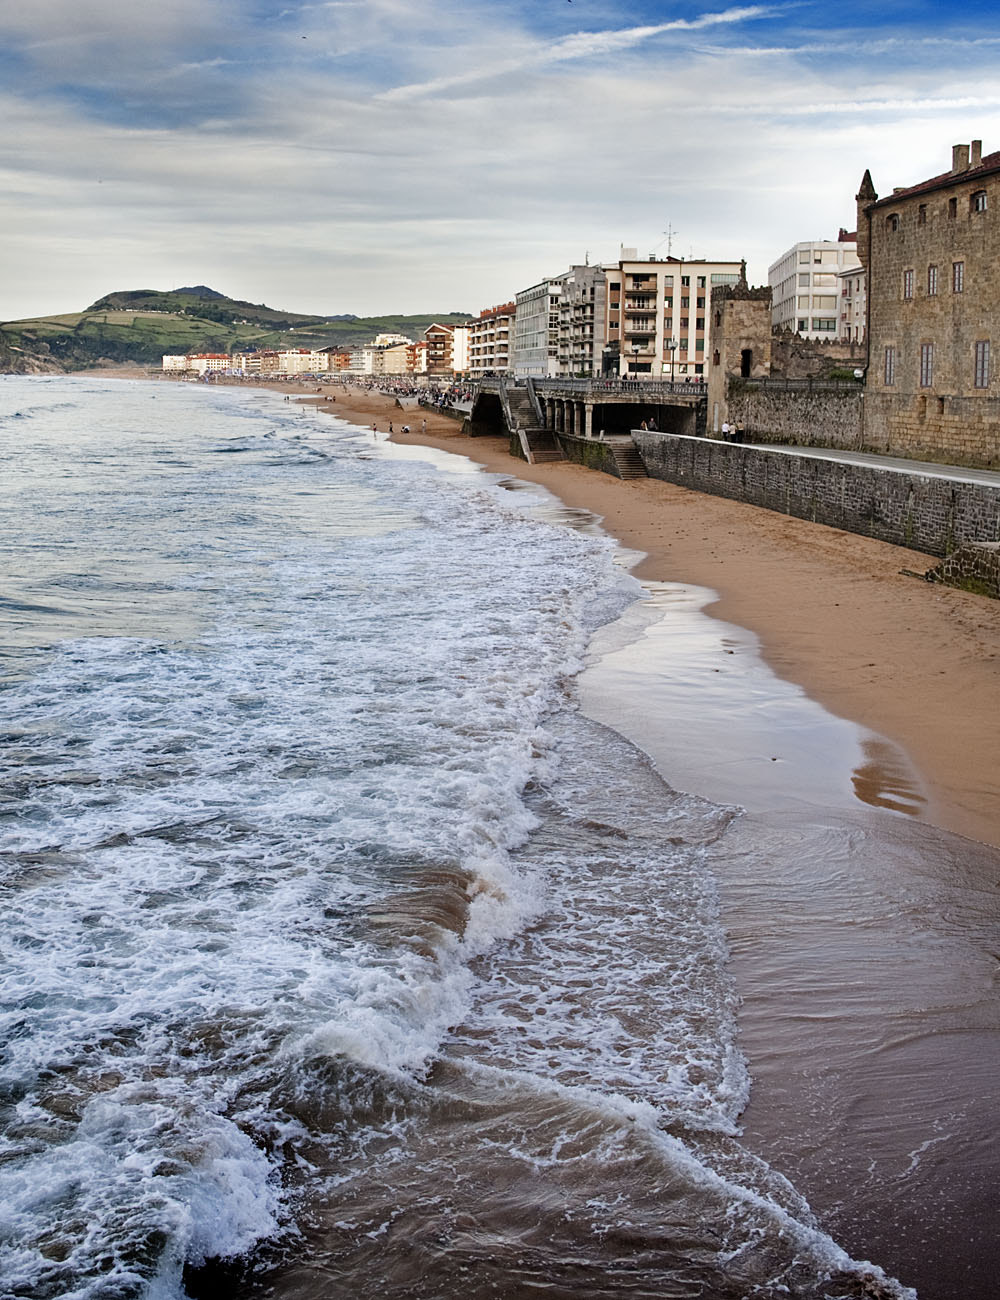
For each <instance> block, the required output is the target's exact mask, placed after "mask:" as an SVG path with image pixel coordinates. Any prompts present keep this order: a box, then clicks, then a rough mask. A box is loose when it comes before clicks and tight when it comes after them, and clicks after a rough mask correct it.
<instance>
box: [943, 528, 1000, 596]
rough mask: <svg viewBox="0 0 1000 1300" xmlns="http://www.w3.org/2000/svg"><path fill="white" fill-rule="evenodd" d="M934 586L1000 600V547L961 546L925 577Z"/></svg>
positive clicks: (994, 545) (988, 545)
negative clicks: (938, 585) (943, 586)
mask: <svg viewBox="0 0 1000 1300" xmlns="http://www.w3.org/2000/svg"><path fill="white" fill-rule="evenodd" d="M926 576H927V577H928V579H930V580H931V581H932V582H944V583H947V585H948V586H949V587H961V588H962V589H963V590H965V591H976V592H979V594H980V595H982V596H992V597H993V598H994V600H996V599H997V598H1000V544H998V543H997V542H989V543H986V544H985V545H980V546H962V547H959V549H958V550H957V551H954V552H953V553H952V554H951V555H949V556H948V558H947V559H945V560H942V561H941V563H940V564H939V565H937V566H936V568H933V569H931V571H930V572H929V573H928V574H927V575H926Z"/></svg>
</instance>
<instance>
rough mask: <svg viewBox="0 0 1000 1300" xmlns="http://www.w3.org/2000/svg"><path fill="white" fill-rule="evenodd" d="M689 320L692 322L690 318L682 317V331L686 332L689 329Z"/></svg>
mask: <svg viewBox="0 0 1000 1300" xmlns="http://www.w3.org/2000/svg"><path fill="white" fill-rule="evenodd" d="M689 320H690V317H689V316H682V317H681V329H682V330H686V329H687V327H688V321H689Z"/></svg>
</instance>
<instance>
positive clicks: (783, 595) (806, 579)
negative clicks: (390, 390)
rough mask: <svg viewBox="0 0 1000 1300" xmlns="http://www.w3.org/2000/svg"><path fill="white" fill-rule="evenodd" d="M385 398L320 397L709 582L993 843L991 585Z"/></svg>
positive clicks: (995, 648)
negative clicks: (544, 455)
mask: <svg viewBox="0 0 1000 1300" xmlns="http://www.w3.org/2000/svg"><path fill="white" fill-rule="evenodd" d="M394 402H395V399H393V398H391V397H388V396H386V395H384V394H380V393H368V392H359V393H357V394H353V395H352V394H345V395H344V396H343V397H340V395H339V394H338V400H337V403H336V405H334V404H333V403H331V404H329V406H328V407H327V409H328V411H329V413H330V414H335V415H339V416H340V417H341V418H344V419H349V420H352V421H353V422H357V423H360V424H362V425H364V424H371V423H372V421H373V420H374V422H375V423H377V424H378V425H379V428H380V430H381V431H383V432H384V431H386V430H387V428H388V421H389V420H392V422H393V424H394V426H395V431H394V433H393V441H394V442H398V443H404V444H405V443H410V444H416V445H425V446H430V447H434V448H437V449H438V450H442V451H447V452H452V453H454V454H457V455H461V456H466V457H468V458H469V459H471V460H473V461H475V462H476V463H478V464H481V465H483V466H484V467H485V468H486V469H487V470H489V471H490V472H492V473H498V474H505V475H509V476H510V477H512V478H518V479H522V480H525V481H528V482H534V483H538V484H540V485H542V486H544V487H545V488H547V489H548V490H549V491H550V492H551V493H552V494H553V495H554V496H556V497H557V498H559V500H560V501H562V502H563V503H564V504H566V505H567V506H570V507H573V508H582V509H587V510H590V511H592V512H593V513H594V514H596V515H598V516H599V517H600V518H601V521H602V526H603V527H604V529H605V531H606V532H607V533H608V534H609V535H610V536H612V537H614V538H615V539H616V540H617V541H619V542H620V543H621V544H622V545H623V546H625V547H628V548H629V549H631V550H634V551H638V552H641V553H643V555H644V557H645V558H644V559H642V560H641V561H640V562H639V564H638V565H637V566H636V567H635V568H634V569H633V570H632V572H633V574H634V575H635V576H636V577H637V578H639V579H640V580H646V581H653V582H678V583H685V584H691V585H695V586H701V587H708V588H710V589H711V590H713V591H714V592H715V593H716V599H715V600H714V601H712V602H710V603H709V604H708V605H706V606H705V610H704V612H705V613H707V614H708V615H710V616H711V617H712V618H715V619H719V620H722V621H723V622H727V623H733V624H736V625H737V626H739V627H742V628H745V629H746V630H748V631H750V632H752V633H753V634H754V635H755V636H756V638H757V640H758V643H759V648H760V653H761V656H762V658H763V659H764V661H765V663H766V664H767V665H768V666H769V667H770V668H771V669H772V670H773V671H774V672H775V673H776V674H777V676H778V677H780V678H782V679H783V680H785V681H788V682H792V683H794V684H795V685H798V686H800V687H801V688H802V689H803V690H804V691H805V692H806V694H807V695H808V696H809V697H810V698H811V699H813V700H815V701H816V702H817V703H819V704H821V705H823V707H824V708H825V709H826V710H827V711H828V712H830V713H832V714H833V715H834V716H836V717H838V718H843V719H845V720H847V721H850V722H853V723H855V724H857V725H859V726H861V727H863V728H865V729H867V730H868V731H870V732H874V733H876V734H877V735H878V736H881V737H884V738H886V739H887V740H890V741H892V742H893V743H894V744H895V745H897V746H898V747H899V748H900V749H901V750H902V751H903V752H904V754H905V755H906V756H907V757H908V759H909V760H910V762H912V764H913V765H914V767H915V768H916V770H917V772H918V773H919V775H920V777H921V778H922V780H923V782H924V784H925V787H926V789H925V793H926V796H927V806H926V809H925V810H924V813H923V819H924V820H926V821H928V822H930V823H931V824H933V825H935V826H939V827H941V828H942V829H944V830H948V831H952V832H954V833H956V834H959V835H962V836H965V837H966V838H970V839H974V840H980V841H982V842H984V843H986V844H990V845H993V846H997V847H1000V734H998V729H997V727H996V721H995V720H996V718H997V717H998V716H1000V601H994V600H991V599H989V598H988V597H984V596H977V595H973V594H971V593H969V592H964V591H959V590H957V589H955V588H950V587H942V586H938V585H936V584H930V583H923V582H920V581H919V580H917V579H914V578H911V577H907V576H905V575H904V574H902V573H901V572H900V570H902V569H910V570H911V571H912V570H916V571H920V570H922V569H924V568H929V567H930V566H931V564H933V563H934V557H933V556H927V555H924V554H922V553H920V552H917V551H911V550H908V549H906V548H903V547H898V546H892V545H890V544H888V543H886V542H880V541H876V540H874V539H872V538H868V537H862V536H860V535H859V534H855V533H846V532H842V531H841V530H839V529H834V528H829V527H827V526H825V525H822V524H812V523H808V522H806V521H805V520H800V519H796V518H793V517H791V516H786V515H780V514H777V513H776V512H774V511H769V510H764V509H762V508H760V507H758V506H751V505H745V504H743V503H741V502H736V501H730V500H728V499H726V498H722V497H713V496H708V495H705V494H702V493H698V492H694V491H691V490H690V489H687V488H682V487H677V486H675V485H674V484H671V483H665V482H662V481H660V480H658V479H641V480H631V481H627V482H626V481H622V480H620V479H617V478H614V477H612V476H611V475H606V474H601V473H599V472H597V471H595V470H588V469H585V468H583V467H582V466H579V465H574V464H570V463H569V462H566V461H559V462H547V463H544V464H539V465H529V464H527V463H526V462H525V461H522V460H519V459H517V458H515V457H512V456H511V455H510V453H509V451H508V448H507V440H506V438H489V437H485V438H484V437H479V438H469V437H464V436H463V435H462V434H461V432H460V429H459V428H458V426H457V422H456V421H454V420H452V419H451V418H450V417H448V416H440V415H437V414H435V413H432V412H425V411H423V410H421V411H420V414H419V415H418V416H417V417H416V418H417V419H422V418H426V419H427V432H426V434H423V433H413V432H411V433H410V434H408V435H403V434H401V433H399V424H401V423H405V422H407V421H408V420H410V419H411V416H410V414H409V413H408V412H405V411H400V410H399V408H398V407H396V406H395V405H394ZM319 404H320V403H318V402H317V405H319ZM324 405H325V404H324Z"/></svg>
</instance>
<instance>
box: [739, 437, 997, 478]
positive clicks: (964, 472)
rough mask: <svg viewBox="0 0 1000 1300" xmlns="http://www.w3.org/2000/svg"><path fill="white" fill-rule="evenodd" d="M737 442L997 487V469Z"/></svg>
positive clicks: (820, 458) (824, 448) (821, 449)
mask: <svg viewBox="0 0 1000 1300" xmlns="http://www.w3.org/2000/svg"><path fill="white" fill-rule="evenodd" d="M741 445H742V446H745V447H755V448H756V449H757V450H758V451H767V452H775V453H776V454H778V455H781V454H786V455H789V456H811V457H813V458H814V459H816V460H829V461H837V462H839V463H841V464H846V465H869V466H871V467H872V468H874V469H883V470H887V471H889V472H895V473H898V474H924V475H926V476H927V477H928V478H944V479H949V480H951V481H953V482H955V483H980V484H982V485H983V486H984V487H995V488H998V489H1000V470H994V469H967V468H965V467H964V466H962V465H939V464H937V463H936V462H934V461H928V460H908V459H906V458H905V457H901V456H878V455H874V454H872V453H869V452H863V451H841V450H839V449H838V448H836V447H789V446H786V445H781V446H776V445H772V444H771V443H767V442H747V443H742V444H741Z"/></svg>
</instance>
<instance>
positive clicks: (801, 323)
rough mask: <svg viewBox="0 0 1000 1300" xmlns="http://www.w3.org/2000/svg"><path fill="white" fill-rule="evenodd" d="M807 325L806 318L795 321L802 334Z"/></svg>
mask: <svg viewBox="0 0 1000 1300" xmlns="http://www.w3.org/2000/svg"><path fill="white" fill-rule="evenodd" d="M805 327H806V322H805V321H804V320H798V321H796V322H795V328H796V329H797V330H798V331H799V333H800V334H801V333H802V331H803V330H804V329H805Z"/></svg>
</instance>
